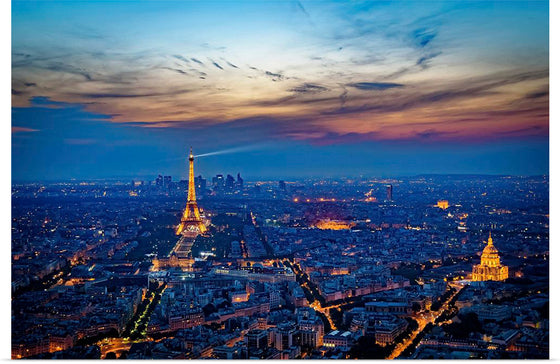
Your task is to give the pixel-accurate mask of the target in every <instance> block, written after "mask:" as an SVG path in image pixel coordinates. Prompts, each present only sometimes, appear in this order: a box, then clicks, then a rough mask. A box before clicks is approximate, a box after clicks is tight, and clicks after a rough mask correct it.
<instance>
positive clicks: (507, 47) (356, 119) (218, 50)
mask: <svg viewBox="0 0 560 364" xmlns="http://www.w3.org/2000/svg"><path fill="white" fill-rule="evenodd" d="M548 15H549V14H548V2H546V1H544V2H540V1H529V2H523V1H514V2H508V1H499V2H495V3H494V2H490V1H484V2H471V1H461V2H459V1H449V2H436V1H426V2H420V1H417V2H415V1H407V2H378V1H376V2H351V3H346V2H327V1H321V2H298V1H295V2H289V1H282V2H262V3H257V2H180V1H171V2H165V1H158V2H142V3H137V2H133V1H126V2H87V1H82V2H50V1H49V2H46V1H45V2H32V1H13V2H12V178H13V180H14V181H18V180H59V179H70V178H76V179H97V178H152V177H153V176H155V175H157V174H170V175H172V176H174V178H184V177H186V175H187V169H186V154H187V152H188V148H189V146H191V145H192V146H193V148H194V152H195V154H203V153H210V152H214V151H222V150H229V149H232V151H231V153H224V154H218V155H213V156H207V157H204V158H202V157H201V158H198V159H197V160H196V162H195V163H196V166H195V168H196V172H197V174H199V173H200V174H203V175H204V176H206V177H210V176H211V175H214V174H216V173H230V174H236V173H237V172H241V175H242V176H245V177H249V178H261V177H262V178H275V179H282V178H286V179H288V178H297V177H311V176H313V177H322V176H326V177H331V176H333V177H334V176H359V175H364V176H402V175H415V174H425V173H468V174H477V173H480V174H521V175H534V174H548V163H549V157H548V135H549V111H548V105H549V92H548V89H549V60H548V57H549V48H548V42H549V35H548V26H549V23H548Z"/></svg>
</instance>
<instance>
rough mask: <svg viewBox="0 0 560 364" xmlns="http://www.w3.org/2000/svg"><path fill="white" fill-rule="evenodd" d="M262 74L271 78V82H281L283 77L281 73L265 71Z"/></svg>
mask: <svg viewBox="0 0 560 364" xmlns="http://www.w3.org/2000/svg"><path fill="white" fill-rule="evenodd" d="M264 74H265V76H268V77H270V78H272V81H282V80H283V79H284V76H283V75H282V74H281V73H274V72H270V71H265V72H264Z"/></svg>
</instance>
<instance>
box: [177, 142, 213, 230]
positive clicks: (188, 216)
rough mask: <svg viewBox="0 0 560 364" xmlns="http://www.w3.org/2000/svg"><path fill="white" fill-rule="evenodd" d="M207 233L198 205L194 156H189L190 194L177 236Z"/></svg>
mask: <svg viewBox="0 0 560 364" xmlns="http://www.w3.org/2000/svg"><path fill="white" fill-rule="evenodd" d="M205 232H206V226H205V225H204V224H203V223H202V219H201V218H200V212H199V211H198V205H197V203H196V191H195V186H194V155H193V152H192V147H191V151H190V154H189V192H188V195H187V206H186V207H185V211H183V217H182V218H181V223H180V224H179V226H178V227H177V231H176V234H177V235H198V234H202V233H205Z"/></svg>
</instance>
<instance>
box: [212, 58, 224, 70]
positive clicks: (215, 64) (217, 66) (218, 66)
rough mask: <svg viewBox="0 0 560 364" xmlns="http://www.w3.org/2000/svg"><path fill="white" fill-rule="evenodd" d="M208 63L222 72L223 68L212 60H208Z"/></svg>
mask: <svg viewBox="0 0 560 364" xmlns="http://www.w3.org/2000/svg"><path fill="white" fill-rule="evenodd" d="M210 61H211V62H212V64H213V65H214V66H216V68H219V69H221V70H222V71H223V70H224V69H223V67H222V66H220V65H219V64H218V63H217V62H215V61H212V60H210Z"/></svg>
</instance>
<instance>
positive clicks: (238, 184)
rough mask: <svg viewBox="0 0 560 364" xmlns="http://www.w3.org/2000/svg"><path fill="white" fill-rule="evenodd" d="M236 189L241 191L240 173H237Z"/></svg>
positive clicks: (241, 179)
mask: <svg viewBox="0 0 560 364" xmlns="http://www.w3.org/2000/svg"><path fill="white" fill-rule="evenodd" d="M237 189H238V190H240V191H243V178H241V174H240V173H237Z"/></svg>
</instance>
